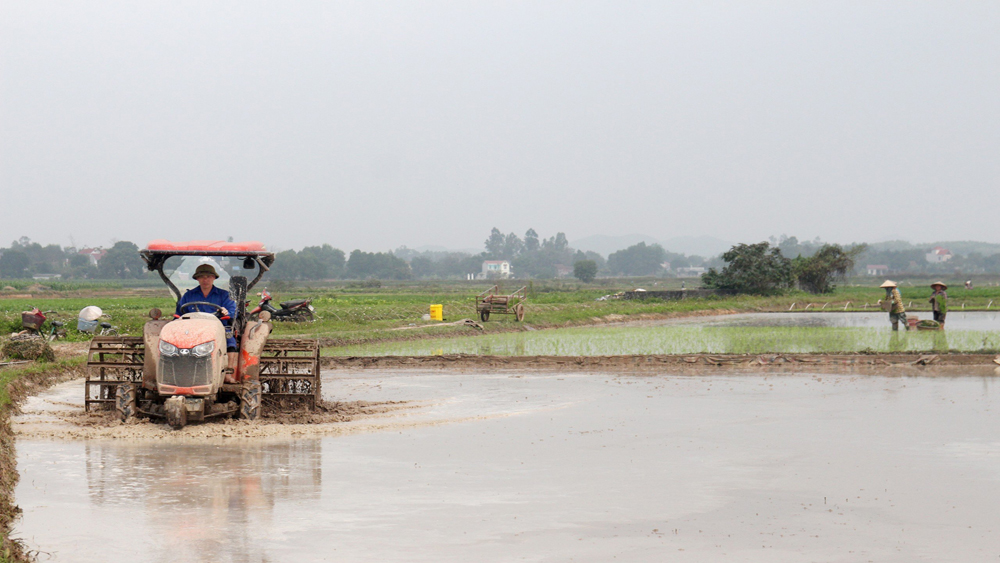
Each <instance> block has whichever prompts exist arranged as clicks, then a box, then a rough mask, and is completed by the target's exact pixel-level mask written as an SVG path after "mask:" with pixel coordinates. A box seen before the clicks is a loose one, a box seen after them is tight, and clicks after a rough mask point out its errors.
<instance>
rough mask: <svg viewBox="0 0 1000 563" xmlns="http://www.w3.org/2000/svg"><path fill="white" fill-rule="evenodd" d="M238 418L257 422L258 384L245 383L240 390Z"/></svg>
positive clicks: (252, 382) (257, 382) (258, 411)
mask: <svg viewBox="0 0 1000 563" xmlns="http://www.w3.org/2000/svg"><path fill="white" fill-rule="evenodd" d="M239 415H240V418H245V419H246V420H257V419H258V418H259V417H260V382H259V381H251V382H249V383H245V384H244V385H243V387H242V388H241V389H240V413H239Z"/></svg>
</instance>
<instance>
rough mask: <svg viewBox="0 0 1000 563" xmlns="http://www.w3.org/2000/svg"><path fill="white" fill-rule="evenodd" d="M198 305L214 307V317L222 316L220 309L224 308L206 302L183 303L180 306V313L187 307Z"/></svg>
mask: <svg viewBox="0 0 1000 563" xmlns="http://www.w3.org/2000/svg"><path fill="white" fill-rule="evenodd" d="M198 305H208V306H209V307H215V316H217V317H221V316H222V315H221V314H220V313H222V309H223V308H224V307H223V306H222V305H216V304H215V303H209V302H208V301H191V302H189V303H185V304H183V305H181V313H184V309H187V308H188V307H195V306H198ZM195 312H197V311H195Z"/></svg>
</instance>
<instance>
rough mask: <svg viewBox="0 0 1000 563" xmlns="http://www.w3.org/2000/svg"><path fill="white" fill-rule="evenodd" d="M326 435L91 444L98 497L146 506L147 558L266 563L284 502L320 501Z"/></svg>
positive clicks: (91, 481)
mask: <svg viewBox="0 0 1000 563" xmlns="http://www.w3.org/2000/svg"><path fill="white" fill-rule="evenodd" d="M321 448H322V446H321V442H320V440H318V439H317V440H299V441H295V442H287V443H268V444H249V443H245V444H233V445H229V444H226V445H206V444H200V445H199V444H187V445H183V446H178V445H171V446H170V447H156V446H149V445H122V444H102V443H99V442H94V443H91V442H87V444H86V451H85V455H86V460H85V464H86V474H87V484H88V494H89V496H90V499H91V502H92V503H93V504H95V505H98V506H114V507H118V506H120V507H121V508H122V509H123V510H128V511H130V512H131V511H141V513H142V516H141V517H142V518H143V519H144V520H145V522H144V525H142V524H140V523H138V522H137V523H136V524H137V527H136V530H135V531H136V533H145V534H146V537H147V542H145V543H146V545H147V546H149V548H150V549H149V552H148V557H147V559H150V560H153V561H233V562H241V563H242V562H245V563H263V562H266V561H268V560H269V557H268V555H267V553H266V552H265V550H264V546H265V545H266V543H265V540H266V538H264V537H263V535H262V533H261V530H266V529H269V528H271V524H272V515H273V511H274V506H275V503H276V502H280V501H300V500H315V499H318V498H319V496H320V488H321V486H322V465H321V459H320V458H321Z"/></svg>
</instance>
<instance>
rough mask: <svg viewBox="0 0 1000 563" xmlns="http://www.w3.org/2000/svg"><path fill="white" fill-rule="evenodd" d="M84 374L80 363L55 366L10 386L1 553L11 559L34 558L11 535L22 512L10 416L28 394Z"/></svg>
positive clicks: (0, 489) (1, 444)
mask: <svg viewBox="0 0 1000 563" xmlns="http://www.w3.org/2000/svg"><path fill="white" fill-rule="evenodd" d="M82 375H83V368H82V367H80V366H62V367H53V369H52V370H51V371H44V372H38V373H26V374H23V375H21V376H19V377H17V378H15V379H14V380H13V381H11V382H10V383H9V384H8V385H7V393H8V395H9V396H10V402H9V403H7V404H6V405H3V406H2V407H0V538H2V542H0V556H3V557H5V558H7V559H8V560H10V561H11V562H21V561H31V560H32V559H33V558H32V557H31V555H30V554H29V553H27V552H25V550H24V546H23V545H22V544H21V542H19V541H18V540H16V539H11V538H10V530H11V525H12V524H13V523H14V521H15V520H16V519H17V517H18V515H19V514H20V513H21V509H20V508H18V507H17V505H16V504H14V487H15V486H16V485H17V482H18V479H19V477H20V476H19V475H18V473H17V451H16V449H15V444H14V438H15V433H14V431H13V428H12V427H11V416H12V415H14V414H17V413H18V412H19V408H20V404H21V402H22V401H23V400H24V399H25V398H27V397H28V396H30V395H32V394H34V393H37V392H39V391H42V390H44V389H46V388H48V387H51V386H53V385H56V384H58V383H61V382H63V381H68V380H70V379H75V378H78V377H81V376H82Z"/></svg>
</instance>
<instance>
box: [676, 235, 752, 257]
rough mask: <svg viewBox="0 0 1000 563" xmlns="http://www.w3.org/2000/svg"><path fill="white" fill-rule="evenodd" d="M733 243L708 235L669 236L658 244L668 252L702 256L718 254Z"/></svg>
mask: <svg viewBox="0 0 1000 563" xmlns="http://www.w3.org/2000/svg"><path fill="white" fill-rule="evenodd" d="M734 244H735V243H733V242H729V241H727V240H722V239H717V238H715V237H710V236H700V237H688V236H685V237H671V238H668V239H667V240H664V241H662V242H660V246H662V247H663V248H665V249H666V250H669V251H670V252H679V253H681V254H687V255H688V256H691V255H692V254H697V255H698V256H701V257H703V258H711V257H713V256H718V255H719V254H722V253H723V252H725V251H727V250H729V249H730V248H732V247H733V245H734Z"/></svg>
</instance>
